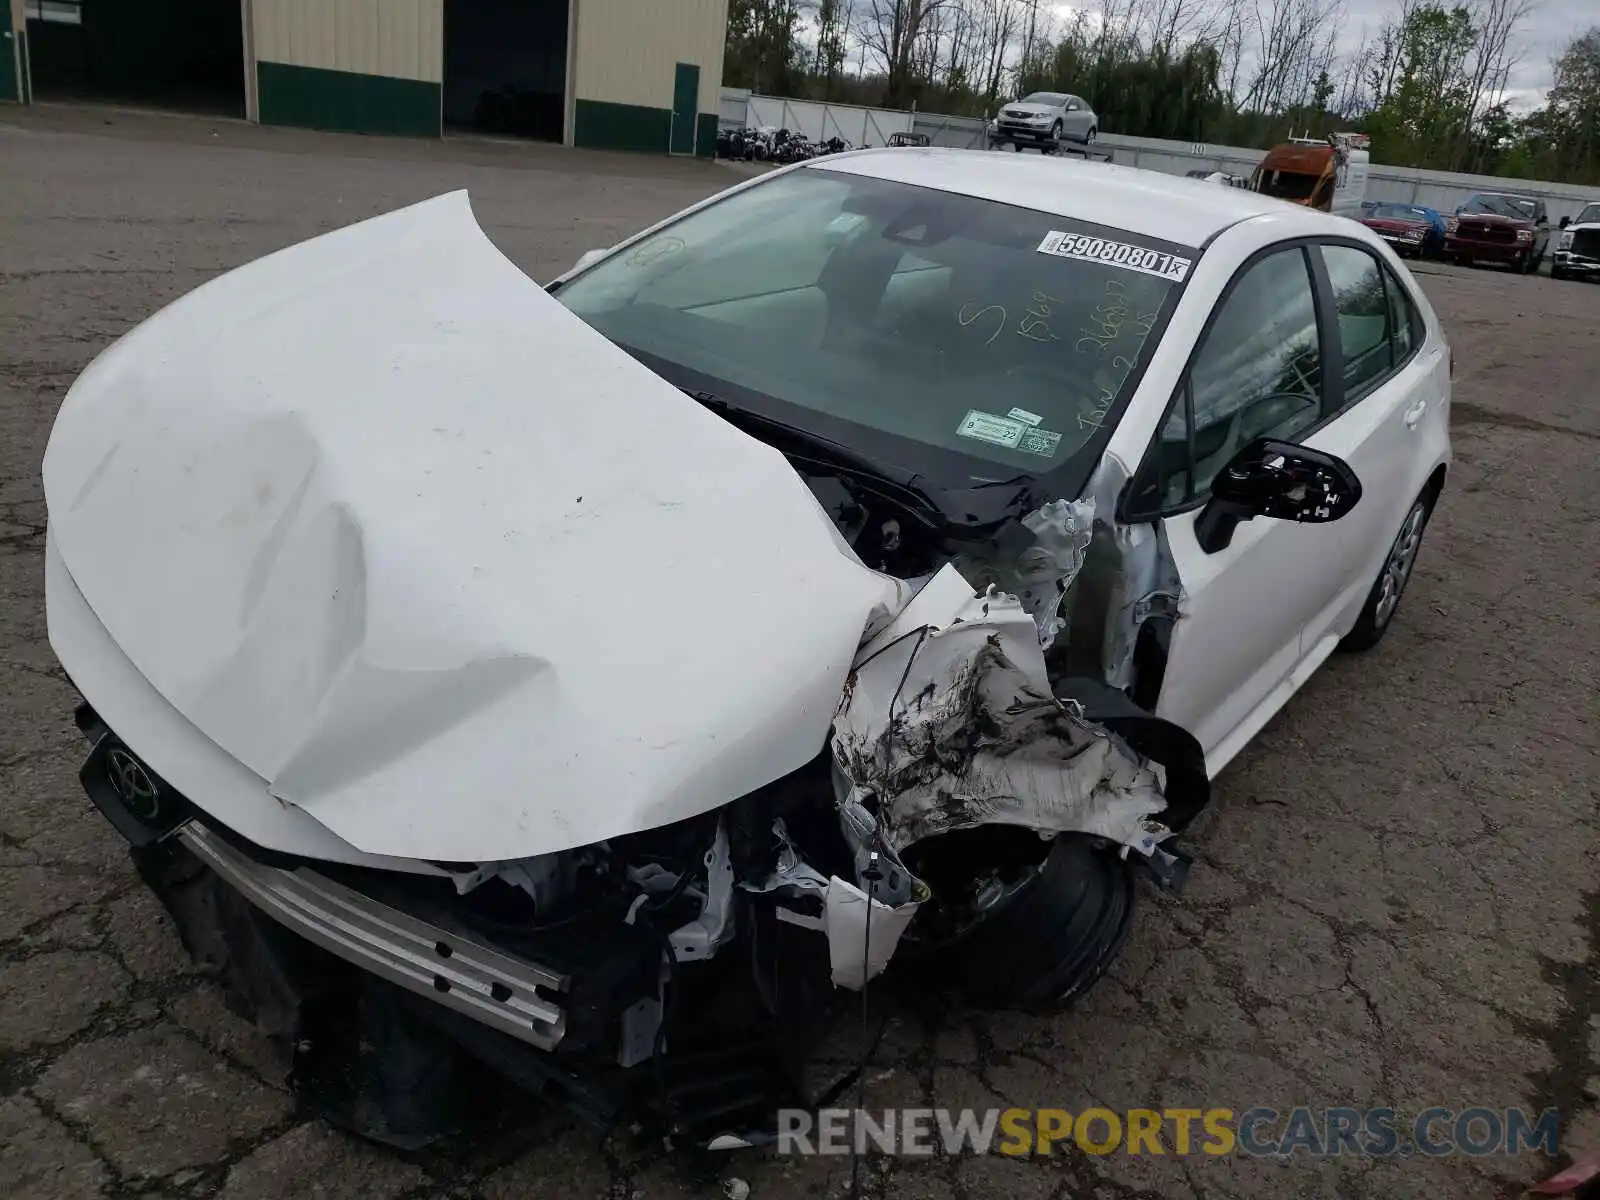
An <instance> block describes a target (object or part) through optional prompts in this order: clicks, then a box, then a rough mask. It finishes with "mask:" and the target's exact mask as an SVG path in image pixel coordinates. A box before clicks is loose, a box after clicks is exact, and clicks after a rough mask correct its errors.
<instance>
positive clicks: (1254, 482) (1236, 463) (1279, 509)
mask: <svg viewBox="0 0 1600 1200" xmlns="http://www.w3.org/2000/svg"><path fill="white" fill-rule="evenodd" d="M1360 499H1361V481H1360V480H1359V479H1357V478H1356V473H1355V472H1354V471H1352V470H1351V469H1350V465H1349V464H1348V463H1346V462H1345V461H1344V460H1343V459H1341V458H1336V457H1335V456H1334V455H1332V454H1324V453H1323V452H1322V451H1321V450H1312V449H1310V448H1309V447H1307V446H1296V445H1294V444H1293V443H1291V442H1280V441H1278V440H1276V439H1275V438H1257V439H1256V440H1255V441H1253V442H1251V443H1250V444H1249V445H1247V446H1245V447H1244V448H1243V449H1242V450H1240V451H1239V452H1238V453H1237V454H1235V455H1234V456H1233V458H1232V460H1231V461H1230V462H1229V463H1228V465H1227V466H1226V467H1224V468H1223V469H1222V470H1221V471H1220V472H1219V473H1218V475H1217V477H1216V479H1214V480H1213V481H1212V483H1211V498H1210V499H1209V500H1207V501H1206V505H1205V507H1204V508H1203V509H1201V510H1200V516H1199V518H1198V519H1196V521H1195V525H1194V534H1195V540H1196V541H1197V542H1199V543H1200V549H1202V550H1204V551H1205V552H1206V553H1207V554H1215V553H1217V552H1218V551H1219V550H1225V549H1226V548H1227V547H1228V544H1229V543H1230V542H1232V541H1233V531H1234V530H1235V529H1237V528H1238V526H1239V522H1241V521H1249V520H1253V519H1254V518H1256V517H1269V518H1271V519H1273V520H1278V521H1299V522H1303V523H1307V524H1319V525H1320V524H1326V523H1327V522H1329V521H1337V520H1338V519H1339V518H1340V517H1342V516H1344V515H1345V513H1347V512H1349V511H1350V510H1351V509H1352V508H1354V507H1355V506H1356V503H1357V502H1358V501H1359V500H1360Z"/></svg>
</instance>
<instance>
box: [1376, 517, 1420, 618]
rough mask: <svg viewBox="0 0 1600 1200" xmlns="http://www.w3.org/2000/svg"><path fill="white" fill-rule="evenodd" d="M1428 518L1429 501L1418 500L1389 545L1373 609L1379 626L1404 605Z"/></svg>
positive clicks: (1392, 616)
mask: <svg viewBox="0 0 1600 1200" xmlns="http://www.w3.org/2000/svg"><path fill="white" fill-rule="evenodd" d="M1427 519H1428V507H1427V504H1426V503H1425V502H1424V501H1422V500H1418V501H1417V502H1416V504H1414V505H1413V506H1412V508H1411V511H1410V512H1409V513H1407V514H1406V519H1405V524H1403V525H1401V526H1400V532H1399V534H1398V535H1397V536H1396V537H1395V539H1394V545H1393V546H1391V547H1390V548H1389V557H1388V559H1387V560H1386V561H1385V562H1384V564H1383V575H1382V577H1381V578H1380V580H1379V592H1378V604H1377V607H1376V609H1375V610H1374V612H1373V616H1374V617H1375V618H1376V624H1377V626H1378V628H1379V629H1382V628H1383V627H1384V626H1386V625H1388V623H1389V622H1390V621H1391V620H1392V619H1393V618H1394V610H1395V609H1396V607H1398V606H1399V604H1400V594H1401V593H1402V592H1404V591H1405V590H1406V583H1407V581H1408V580H1410V578H1411V568H1412V567H1414V566H1415V565H1416V562H1417V550H1418V548H1419V547H1420V546H1421V545H1422V527H1423V525H1424V524H1425V523H1426V522H1427Z"/></svg>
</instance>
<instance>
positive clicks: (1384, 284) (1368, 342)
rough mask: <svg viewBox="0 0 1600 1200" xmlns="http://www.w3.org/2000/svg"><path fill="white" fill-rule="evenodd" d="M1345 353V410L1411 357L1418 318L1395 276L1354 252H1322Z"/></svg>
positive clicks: (1374, 259) (1357, 250) (1419, 328)
mask: <svg viewBox="0 0 1600 1200" xmlns="http://www.w3.org/2000/svg"><path fill="white" fill-rule="evenodd" d="M1322 261H1323V263H1324V265H1326V267H1327V270H1328V282H1329V283H1330V284H1331V285H1332V287H1333V300H1334V308H1335V309H1336V310H1337V312H1338V317H1339V340H1340V342H1341V344H1342V346H1343V349H1344V362H1343V364H1342V366H1343V374H1344V404H1343V406H1342V407H1343V408H1349V407H1350V406H1351V405H1352V404H1354V403H1356V402H1357V401H1358V400H1360V399H1361V398H1362V397H1363V396H1365V395H1367V394H1368V393H1369V392H1371V391H1372V389H1373V388H1375V387H1378V386H1379V385H1381V384H1382V383H1383V381H1384V380H1386V379H1387V378H1389V376H1390V375H1392V374H1394V372H1395V371H1396V370H1397V369H1398V368H1399V367H1401V366H1403V365H1404V364H1405V361H1406V359H1407V358H1409V357H1410V355H1411V351H1412V349H1413V348H1414V347H1415V346H1416V344H1417V342H1418V340H1419V339H1420V337H1421V332H1422V316H1421V314H1420V313H1418V312H1417V307H1416V305H1415V304H1413V303H1412V302H1411V298H1410V296H1408V295H1407V293H1406V289H1405V287H1404V285H1403V284H1401V282H1400V281H1399V280H1398V279H1396V278H1395V276H1394V272H1392V271H1391V270H1390V269H1389V268H1388V267H1386V266H1384V265H1383V264H1382V263H1380V262H1379V261H1378V258H1377V256H1376V255H1374V254H1370V253H1368V252H1367V251H1366V250H1362V249H1360V248H1358V247H1355V246H1323V247H1322Z"/></svg>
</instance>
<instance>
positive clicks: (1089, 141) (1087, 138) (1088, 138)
mask: <svg viewBox="0 0 1600 1200" xmlns="http://www.w3.org/2000/svg"><path fill="white" fill-rule="evenodd" d="M1099 137H1100V131H1099V130H1098V129H1091V130H1089V132H1088V133H1086V134H1084V137H1083V144H1084V145H1085V146H1092V145H1094V144H1095V141H1096V140H1097V139H1098V138H1099Z"/></svg>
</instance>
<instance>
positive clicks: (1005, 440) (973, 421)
mask: <svg viewBox="0 0 1600 1200" xmlns="http://www.w3.org/2000/svg"><path fill="white" fill-rule="evenodd" d="M1028 430H1029V426H1027V425H1026V424H1024V423H1023V422H1021V421H1013V420H1012V419H1011V418H1010V417H997V416H995V415H994V414H993V413H986V412H979V411H978V410H977V409H975V408H972V409H968V410H967V415H966V416H964V417H962V418H961V424H960V425H959V426H957V428H956V436H957V437H964V438H976V439H977V440H978V441H980V442H990V443H992V444H993V445H996V446H1008V447H1010V448H1011V449H1013V450H1015V449H1016V448H1017V443H1019V442H1020V441H1022V435H1023V434H1025V433H1027V432H1028Z"/></svg>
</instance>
